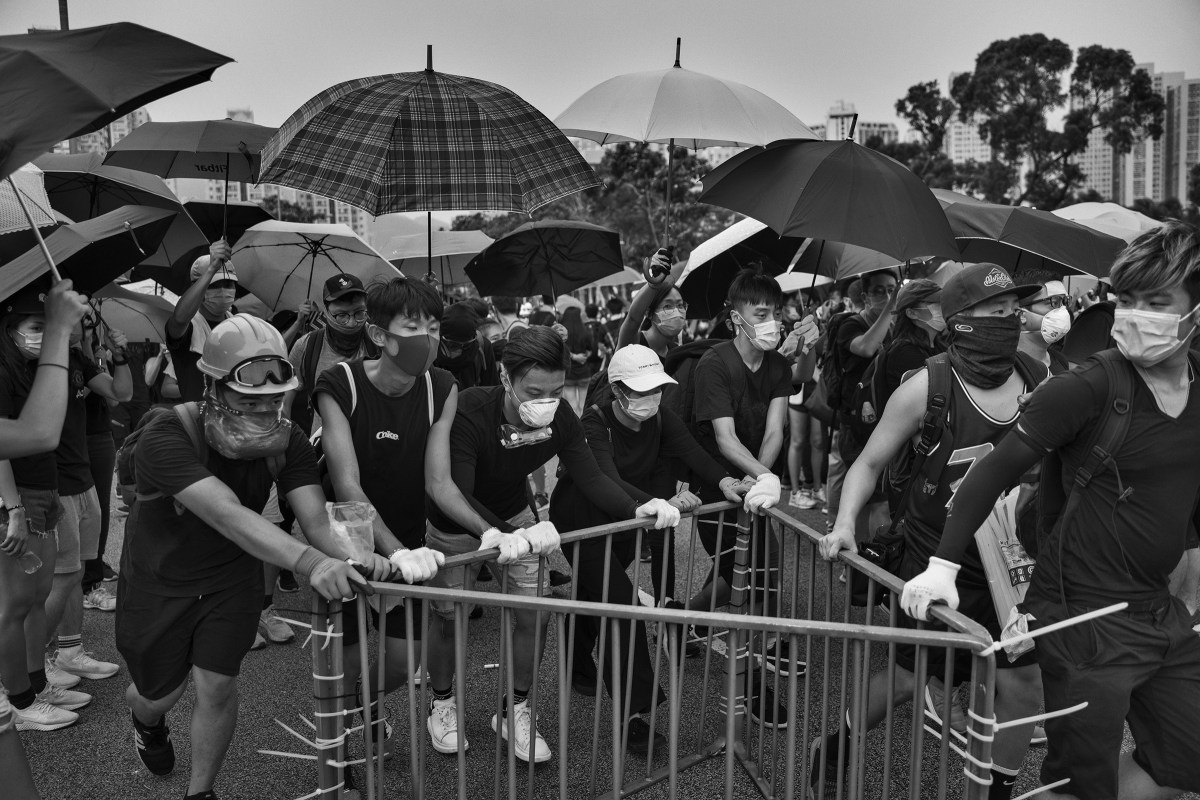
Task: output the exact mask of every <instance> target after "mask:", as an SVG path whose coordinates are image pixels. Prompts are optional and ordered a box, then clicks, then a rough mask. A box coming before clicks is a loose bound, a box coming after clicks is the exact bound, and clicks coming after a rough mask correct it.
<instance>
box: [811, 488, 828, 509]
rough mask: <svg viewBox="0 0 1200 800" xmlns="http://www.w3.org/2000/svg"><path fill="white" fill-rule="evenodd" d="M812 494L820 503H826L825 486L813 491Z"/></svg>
mask: <svg viewBox="0 0 1200 800" xmlns="http://www.w3.org/2000/svg"><path fill="white" fill-rule="evenodd" d="M812 496H813V499H814V500H816V501H817V503H818V504H820V505H825V487H824V486H822V487H821V488H820V489H817V490H816V491H815V492H813V495H812Z"/></svg>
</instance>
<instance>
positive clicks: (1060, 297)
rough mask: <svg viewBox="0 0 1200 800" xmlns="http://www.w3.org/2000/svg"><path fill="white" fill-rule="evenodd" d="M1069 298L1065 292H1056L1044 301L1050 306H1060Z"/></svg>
mask: <svg viewBox="0 0 1200 800" xmlns="http://www.w3.org/2000/svg"><path fill="white" fill-rule="evenodd" d="M1069 300H1070V298H1068V297H1067V296H1066V295H1065V294H1056V295H1053V296H1052V297H1047V298H1046V299H1045V301H1044V302H1047V303H1049V304H1050V307H1051V308H1062V307H1063V306H1064V305H1066V304H1067V302H1068V301H1069Z"/></svg>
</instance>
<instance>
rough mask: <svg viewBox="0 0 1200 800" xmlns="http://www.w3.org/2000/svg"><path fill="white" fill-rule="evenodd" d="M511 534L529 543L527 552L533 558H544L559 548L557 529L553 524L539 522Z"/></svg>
mask: <svg viewBox="0 0 1200 800" xmlns="http://www.w3.org/2000/svg"><path fill="white" fill-rule="evenodd" d="M513 533H514V534H516V535H517V536H520V537H521V538H522V539H524V540H525V541H527V542H529V552H531V553H533V554H534V555H535V556H544V555H547V554H549V553H553V552H554V551H555V550H557V549H558V548H559V542H560V540H559V535H558V529H557V528H555V527H554V523H553V522H539V523H537V524H536V525H530V526H529V527H528V528H521V529H520V530H516V531H513Z"/></svg>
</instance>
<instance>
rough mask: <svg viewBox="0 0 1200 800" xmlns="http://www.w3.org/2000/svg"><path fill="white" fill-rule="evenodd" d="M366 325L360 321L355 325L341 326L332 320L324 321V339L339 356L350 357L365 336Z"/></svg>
mask: <svg viewBox="0 0 1200 800" xmlns="http://www.w3.org/2000/svg"><path fill="white" fill-rule="evenodd" d="M366 330H367V325H366V323H360V324H358V325H357V326H355V327H343V326H341V325H338V324H337V323H336V322H334V321H333V320H327V321H326V322H325V341H327V342H329V346H330V347H332V348H333V352H335V353H337V354H338V355H339V356H346V357H347V358H350V357H352V356H355V355H357V354H358V349H359V348H360V347H362V343H363V339H364V338H365V336H366Z"/></svg>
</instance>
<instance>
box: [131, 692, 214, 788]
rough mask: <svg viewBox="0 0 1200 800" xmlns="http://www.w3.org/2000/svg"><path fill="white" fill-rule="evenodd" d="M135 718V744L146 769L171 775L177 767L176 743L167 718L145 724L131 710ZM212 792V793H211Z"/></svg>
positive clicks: (157, 773) (133, 718) (158, 773)
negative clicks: (154, 723) (173, 742)
mask: <svg viewBox="0 0 1200 800" xmlns="http://www.w3.org/2000/svg"><path fill="white" fill-rule="evenodd" d="M129 716H130V718H131V719H132V720H133V745H134V747H136V748H137V754H138V758H140V759H141V760H142V763H143V764H145V765H146V769H148V770H150V771H151V772H153V773H154V774H155V775H170V774H171V770H173V769H175V745H173V744H171V729H170V728H169V727H167V722H166V718H163V719H160V720H159V721H158V724H157V725H143V724H142V723H141V722H139V721H138V718H137V717H135V716H134V715H133V713H132V712H130V715H129ZM210 794H211V793H210Z"/></svg>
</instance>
